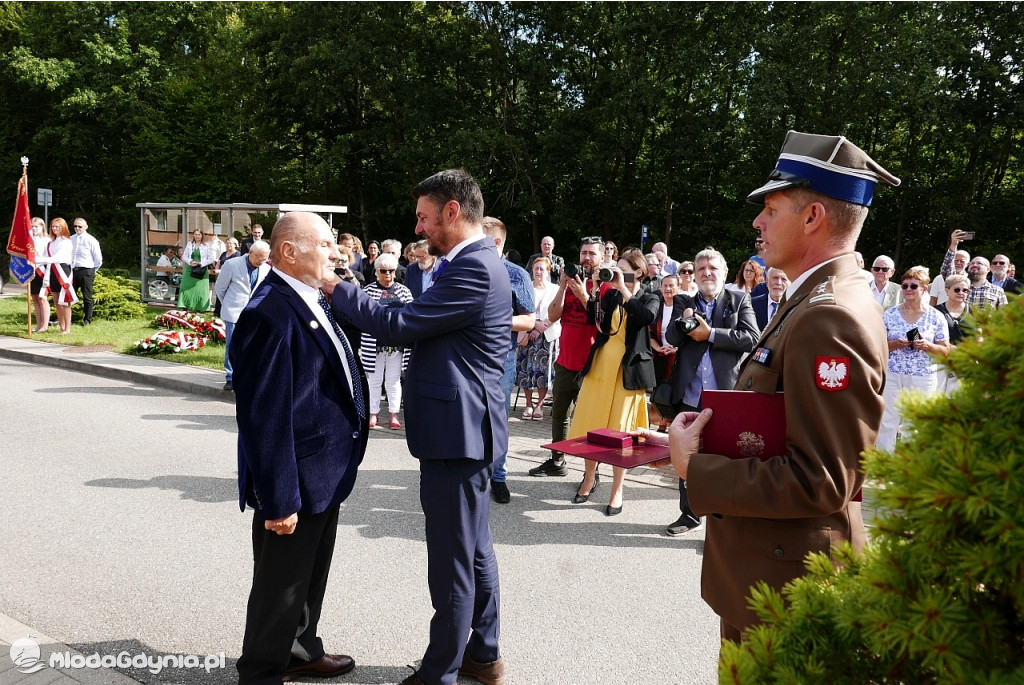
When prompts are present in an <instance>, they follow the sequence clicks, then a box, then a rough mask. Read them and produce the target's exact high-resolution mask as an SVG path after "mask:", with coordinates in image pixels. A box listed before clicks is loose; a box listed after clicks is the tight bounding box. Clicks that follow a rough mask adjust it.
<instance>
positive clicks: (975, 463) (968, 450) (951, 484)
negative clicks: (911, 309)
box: [720, 298, 1024, 685]
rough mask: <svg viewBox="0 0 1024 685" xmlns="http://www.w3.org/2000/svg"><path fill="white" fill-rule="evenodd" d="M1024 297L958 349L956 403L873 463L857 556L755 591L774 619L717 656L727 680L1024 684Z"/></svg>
mask: <svg viewBox="0 0 1024 685" xmlns="http://www.w3.org/2000/svg"><path fill="white" fill-rule="evenodd" d="M1022 347H1024V299H1019V298H1017V299H1013V300H1012V301H1011V302H1010V304H1009V306H1007V307H1004V308H1003V309H1001V310H998V311H996V312H995V313H994V314H992V315H991V317H990V318H985V317H983V318H982V320H981V322H980V330H979V338H978V339H977V340H968V341H965V342H964V343H962V344H961V345H959V346H958V347H956V348H955V349H954V350H953V351H952V352H951V353H950V357H949V366H950V368H952V369H953V370H954V371H955V372H956V374H957V375H958V376H959V377H960V381H961V386H960V389H959V390H958V391H957V392H955V393H954V394H953V395H951V396H946V395H938V396H932V397H928V398H926V397H917V398H914V399H912V400H910V401H907V402H906V406H905V411H904V412H903V415H904V417H909V418H910V419H911V421H912V424H913V431H908V434H907V436H906V437H905V439H904V440H903V441H901V442H900V444H899V445H898V446H897V448H896V450H895V451H894V452H893V453H891V454H889V453H879V452H871V453H869V454H868V457H867V460H866V462H865V470H866V472H867V476H868V478H869V479H875V480H876V481H877V482H878V483H880V484H881V486H882V487H879V488H877V489H876V490H875V492H876V497H877V499H878V505H879V511H880V513H879V514H878V515H877V517H876V519H875V526H874V529H873V531H872V536H871V538H872V539H871V544H870V545H869V546H868V548H867V550H866V552H865V554H864V555H863V556H862V557H858V556H856V555H852V554H848V555H847V556H846V557H844V559H843V562H844V566H843V567H841V568H835V567H834V566H833V565H832V563H831V562H830V561H829V559H827V558H825V557H824V556H818V557H815V558H813V560H812V561H811V562H810V568H811V571H812V572H811V574H810V575H808V576H807V577H804V578H802V579H800V580H797V581H795V582H793V583H791V584H789V585H788V586H787V587H786V591H785V597H786V600H788V606H786V604H785V603H784V602H783V599H782V597H781V596H779V594H778V593H776V592H774V591H771V590H769V589H767V587H761V588H760V589H759V590H758V591H757V592H756V593H755V594H754V606H755V607H756V608H757V610H758V613H759V614H760V615H761V616H762V617H763V618H764V619H765V620H766V624H765V625H762V626H759V627H757V628H755V629H754V630H753V632H751V633H748V634H747V636H746V639H745V640H744V642H743V643H742V645H740V646H736V645H734V644H731V643H730V644H729V645H727V646H726V647H725V649H724V650H723V659H722V663H721V672H720V675H721V678H720V681H721V682H722V683H737V684H739V683H751V684H753V683H757V684H758V685H760V684H763V683H801V684H802V685H811V684H813V683H821V684H822V685H826V684H827V685H845V684H849V685H854V684H856V685H862V684H863V683H908V684H916V683H965V684H966V683H992V684H993V685H994V684H995V683H1022V682H1024V449H1022V444H1021V433H1020V430H1021V426H1022V425H1024V356H1022V355H1021V353H1020V351H1021V349H1022Z"/></svg>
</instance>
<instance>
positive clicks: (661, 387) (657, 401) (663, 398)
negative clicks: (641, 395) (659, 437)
mask: <svg viewBox="0 0 1024 685" xmlns="http://www.w3.org/2000/svg"><path fill="white" fill-rule="evenodd" d="M651 404H653V405H654V407H655V408H656V409H657V410H658V413H659V414H661V415H662V416H663V417H664V418H666V419H668V420H672V419H673V418H675V415H676V414H678V413H679V408H678V407H677V406H676V405H675V404H673V403H672V381H671V380H666V381H662V382H661V383H659V384H658V385H657V387H655V388H654V392H652V393H651Z"/></svg>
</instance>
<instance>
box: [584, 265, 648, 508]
mask: <svg viewBox="0 0 1024 685" xmlns="http://www.w3.org/2000/svg"><path fill="white" fill-rule="evenodd" d="M613 272H614V278H613V279H612V280H611V285H612V286H614V287H612V288H611V289H609V290H607V291H606V292H605V293H604V295H602V296H601V298H600V300H598V299H597V298H594V299H591V301H590V305H589V306H588V309H587V317H588V319H590V320H591V321H592V322H596V323H597V324H598V333H597V338H596V340H595V341H594V346H593V347H592V348H591V350H590V359H589V360H588V361H587V366H586V367H584V369H583V371H581V372H580V373H581V375H582V376H583V386H582V387H581V388H580V394H579V399H578V400H577V402H576V412H575V414H574V415H573V419H572V425H571V426H570V427H569V434H568V436H567V437H568V438H569V439H572V438H579V437H583V436H585V435H586V434H587V432H588V431H591V430H594V429H597V428H612V429H614V430H620V431H632V430H636V429H637V428H648V422H647V389H648V388H652V387H654V354H653V352H652V351H651V340H650V335H649V334H648V332H647V326H649V325H650V324H651V323H652V322H653V321H654V319H655V317H657V315H658V307H659V305H660V296H659V295H658V293H655V292H649V291H647V290H646V289H644V288H643V287H642V285H641V279H642V278H643V277H644V275H645V274H646V273H647V262H646V260H645V259H644V255H643V253H642V252H640V251H639V250H633V249H630V250H625V251H624V252H623V253H622V256H621V257H620V258H619V261H618V262H617V263H616V266H615V268H614V270H613ZM593 278H594V280H595V284H594V285H595V289H596V288H597V286H598V285H599V283H598V276H597V274H596V273H595V274H594V276H593ZM612 471H613V479H612V491H611V494H610V495H609V497H608V506H607V507H606V508H605V515H607V516H615V515H616V514H618V513H620V512H621V511H622V485H623V481H624V480H625V476H626V469H623V468H619V467H617V466H616V467H613V468H612ZM598 482H599V481H598V476H597V462H596V461H591V460H589V459H588V460H586V473H585V475H584V476H583V481H582V482H581V483H580V485H579V488H577V490H576V495H575V496H574V497H573V498H572V501H573V503H574V504H582V503H583V502H586V501H587V500H588V499H590V495H591V494H592V493H593V492H594V489H595V488H596V487H597V484H598Z"/></svg>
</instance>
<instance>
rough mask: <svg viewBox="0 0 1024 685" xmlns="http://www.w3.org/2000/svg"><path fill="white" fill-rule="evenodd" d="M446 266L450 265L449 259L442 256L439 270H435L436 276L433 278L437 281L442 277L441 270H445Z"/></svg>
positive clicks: (438, 266)
mask: <svg viewBox="0 0 1024 685" xmlns="http://www.w3.org/2000/svg"><path fill="white" fill-rule="evenodd" d="M446 266H448V259H447V258H445V257H441V261H439V262H438V263H437V270H436V271H434V278H433V279H432V280H433V281H434V282H435V283H436V282H437V279H439V278H441V272H442V271H444V268H445V267H446Z"/></svg>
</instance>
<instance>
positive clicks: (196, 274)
mask: <svg viewBox="0 0 1024 685" xmlns="http://www.w3.org/2000/svg"><path fill="white" fill-rule="evenodd" d="M209 268H210V267H209V265H207V266H193V267H192V270H191V271H190V273H191V274H192V278H195V279H197V280H202V279H204V278H206V270H207V269H209Z"/></svg>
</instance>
